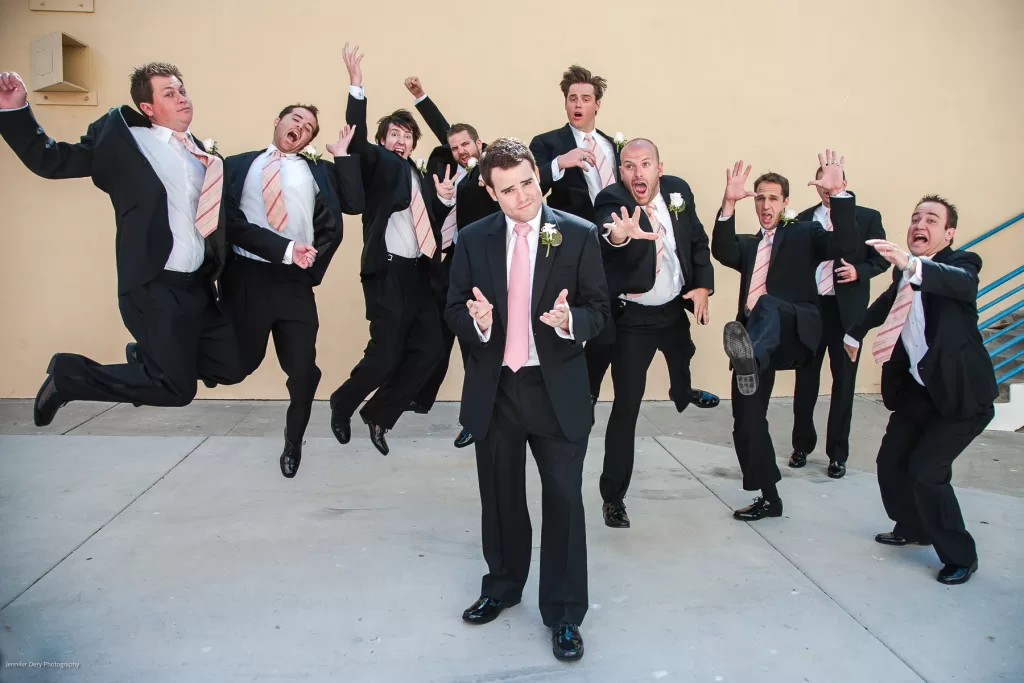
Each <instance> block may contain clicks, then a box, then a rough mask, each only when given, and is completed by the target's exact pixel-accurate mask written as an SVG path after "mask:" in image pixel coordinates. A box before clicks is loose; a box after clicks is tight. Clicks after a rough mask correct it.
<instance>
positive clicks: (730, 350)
mask: <svg viewBox="0 0 1024 683" xmlns="http://www.w3.org/2000/svg"><path fill="white" fill-rule="evenodd" d="M722 346H724V347H725V355H727V356H728V357H729V360H730V361H732V369H733V374H734V375H735V376H736V390H737V391H739V392H740V394H742V395H744V396H752V395H753V394H754V393H755V392H756V391H757V362H756V361H755V360H754V343H753V342H752V341H751V340H750V335H749V334H748V333H747V329H746V328H745V327H743V325H741V324H740V323H738V322H736V321H735V320H730V321H729V322H727V323H726V324H725V329H724V330H723V331H722Z"/></svg>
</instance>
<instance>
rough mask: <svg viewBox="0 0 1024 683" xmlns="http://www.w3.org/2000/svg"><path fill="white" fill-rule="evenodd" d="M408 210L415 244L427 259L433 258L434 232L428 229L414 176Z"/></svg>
mask: <svg viewBox="0 0 1024 683" xmlns="http://www.w3.org/2000/svg"><path fill="white" fill-rule="evenodd" d="M409 208H410V209H411V210H412V224H413V227H414V228H415V229H416V243H417V244H419V245H420V251H421V252H422V253H423V254H424V255H425V256H426V257H427V258H434V252H435V251H437V240H435V239H434V231H433V230H431V229H430V218H429V217H428V216H427V205H426V204H424V203H423V192H422V191H421V190H420V181H419V179H418V178H417V177H416V176H415V175H413V176H412V201H411V202H409Z"/></svg>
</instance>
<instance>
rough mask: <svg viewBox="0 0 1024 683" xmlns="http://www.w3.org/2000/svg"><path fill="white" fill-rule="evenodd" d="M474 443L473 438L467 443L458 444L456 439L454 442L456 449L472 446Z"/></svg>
mask: <svg viewBox="0 0 1024 683" xmlns="http://www.w3.org/2000/svg"><path fill="white" fill-rule="evenodd" d="M474 443H476V439H475V438H473V437H470V438H469V439H468V440H467V441H464V442H461V443H460V442H459V440H458V439H456V440H455V447H456V448H465V447H466V446H472V445H473V444H474Z"/></svg>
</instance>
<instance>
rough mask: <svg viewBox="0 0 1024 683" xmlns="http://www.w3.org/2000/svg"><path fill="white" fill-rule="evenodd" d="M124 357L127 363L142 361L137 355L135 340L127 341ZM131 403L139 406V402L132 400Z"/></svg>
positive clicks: (135, 363)
mask: <svg viewBox="0 0 1024 683" xmlns="http://www.w3.org/2000/svg"><path fill="white" fill-rule="evenodd" d="M124 359H125V360H126V361H128V365H139V364H141V363H142V357H141V356H139V349H138V345H137V344H136V343H135V342H128V343H127V344H125V347H124ZM132 405H133V406H135V407H136V408H141V407H142V404H141V403H136V402H135V401H132Z"/></svg>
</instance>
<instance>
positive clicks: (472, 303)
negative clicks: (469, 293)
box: [466, 287, 494, 332]
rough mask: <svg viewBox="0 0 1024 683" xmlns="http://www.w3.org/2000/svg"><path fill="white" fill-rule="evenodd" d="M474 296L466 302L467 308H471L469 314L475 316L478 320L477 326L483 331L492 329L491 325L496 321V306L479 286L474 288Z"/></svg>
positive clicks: (474, 318)
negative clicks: (494, 312) (494, 311)
mask: <svg viewBox="0 0 1024 683" xmlns="http://www.w3.org/2000/svg"><path fill="white" fill-rule="evenodd" d="M473 297H474V298H472V299H470V300H469V301H467V302H466V308H467V309H468V310H469V314H470V315H471V316H473V320H475V321H476V326H477V327H479V328H480V331H481V332H486V331H487V330H489V329H491V325H492V324H493V322H494V314H493V313H492V311H493V310H494V306H493V305H492V304H491V302H489V301H488V300H487V297H485V296H484V294H483V292H481V291H480V288H479V287H474V288H473Z"/></svg>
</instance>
